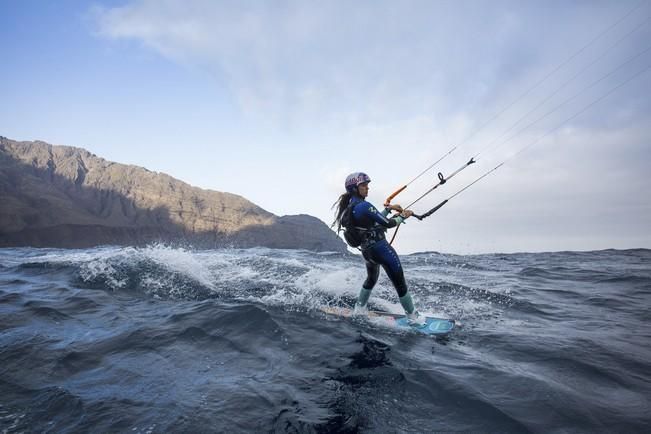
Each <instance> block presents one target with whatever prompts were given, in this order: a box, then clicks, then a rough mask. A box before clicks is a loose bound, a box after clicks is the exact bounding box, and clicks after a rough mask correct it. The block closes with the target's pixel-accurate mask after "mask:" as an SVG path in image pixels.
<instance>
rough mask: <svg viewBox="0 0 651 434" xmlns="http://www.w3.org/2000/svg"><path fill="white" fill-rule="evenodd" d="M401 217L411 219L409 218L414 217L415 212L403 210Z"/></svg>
mask: <svg viewBox="0 0 651 434" xmlns="http://www.w3.org/2000/svg"><path fill="white" fill-rule="evenodd" d="M400 215H401V216H403V217H404V218H409V217H411V216H413V215H414V212H413V211H412V210H410V209H405V210H402V212H401V213H400Z"/></svg>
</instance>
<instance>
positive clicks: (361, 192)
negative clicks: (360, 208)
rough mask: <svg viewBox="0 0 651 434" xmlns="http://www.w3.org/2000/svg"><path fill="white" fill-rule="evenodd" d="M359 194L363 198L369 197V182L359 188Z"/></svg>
mask: <svg viewBox="0 0 651 434" xmlns="http://www.w3.org/2000/svg"><path fill="white" fill-rule="evenodd" d="M357 192H358V193H359V195H360V196H361V197H366V196H368V182H364V183H362V184H359V185H358V186H357Z"/></svg>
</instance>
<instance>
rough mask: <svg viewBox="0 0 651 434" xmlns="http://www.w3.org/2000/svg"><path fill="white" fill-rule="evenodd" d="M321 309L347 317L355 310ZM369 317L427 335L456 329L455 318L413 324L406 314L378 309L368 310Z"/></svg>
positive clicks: (428, 320)
mask: <svg viewBox="0 0 651 434" xmlns="http://www.w3.org/2000/svg"><path fill="white" fill-rule="evenodd" d="M321 310H322V311H323V312H325V313H327V314H329V315H336V316H341V317H345V318H348V317H352V316H353V310H352V309H349V308H347V307H322V308H321ZM368 318H369V319H370V320H371V321H379V322H383V323H385V324H386V325H388V326H392V327H399V328H404V329H409V330H414V331H416V332H419V333H424V334H426V335H437V336H442V335H447V334H448V333H450V332H451V331H452V329H454V320H453V319H445V318H432V317H426V318H427V320H426V321H425V323H424V324H422V325H416V324H414V325H412V324H409V322H408V320H407V317H406V316H405V315H400V314H395V313H390V312H381V311H377V310H370V311H368Z"/></svg>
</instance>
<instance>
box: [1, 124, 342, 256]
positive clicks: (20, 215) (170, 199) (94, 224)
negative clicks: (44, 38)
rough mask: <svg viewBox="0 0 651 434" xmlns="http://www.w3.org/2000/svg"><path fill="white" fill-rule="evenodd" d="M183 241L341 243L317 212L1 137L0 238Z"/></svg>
mask: <svg viewBox="0 0 651 434" xmlns="http://www.w3.org/2000/svg"><path fill="white" fill-rule="evenodd" d="M156 241H162V242H181V243H186V244H189V245H192V246H196V247H208V248H213V247H222V246H233V247H253V246H262V247H271V248H290V249H307V250H314V251H338V252H345V251H346V246H345V244H344V243H343V241H341V239H340V238H339V237H337V236H336V235H335V234H334V232H332V231H331V230H330V229H329V228H328V227H327V225H325V224H324V223H323V222H322V221H321V220H319V219H317V218H315V217H311V216H308V215H296V216H283V217H278V216H276V215H274V214H272V213H270V212H267V211H265V210H264V209H262V208H260V207H259V206H257V205H255V204H254V203H252V202H250V201H248V200H246V199H245V198H243V197H241V196H238V195H235V194H231V193H222V192H218V191H212V190H204V189H200V188H197V187H192V186H191V185H189V184H186V183H184V182H182V181H179V180H177V179H175V178H172V177H171V176H169V175H166V174H164V173H157V172H152V171H149V170H147V169H145V168H142V167H138V166H132V165H125V164H118V163H114V162H111V161H107V160H105V159H103V158H100V157H98V156H96V155H94V154H92V153H90V152H88V151H86V150H85V149H81V148H74V147H69V146H55V145H51V144H48V143H45V142H41V141H34V142H17V141H14V140H10V139H7V138H5V137H0V247H9V246H35V247H91V246H96V245H101V244H118V245H142V244H146V243H150V242H156Z"/></svg>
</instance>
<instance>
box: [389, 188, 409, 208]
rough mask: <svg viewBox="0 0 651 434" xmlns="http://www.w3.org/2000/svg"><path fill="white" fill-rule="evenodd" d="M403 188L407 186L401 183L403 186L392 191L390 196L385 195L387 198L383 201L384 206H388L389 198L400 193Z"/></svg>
mask: <svg viewBox="0 0 651 434" xmlns="http://www.w3.org/2000/svg"><path fill="white" fill-rule="evenodd" d="M405 188H407V186H406V185H403V186H402V187H400V188H399V189H398V190H396V191H394V192H393V193H392V194H391V196H389V197H387V200H385V201H384V206H385V207H388V206H389V205H391V199H393V198H394V197H396V196H397V195H399V194H400V193H402V191H403V190H404V189H405Z"/></svg>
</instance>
